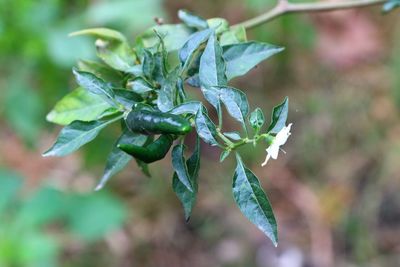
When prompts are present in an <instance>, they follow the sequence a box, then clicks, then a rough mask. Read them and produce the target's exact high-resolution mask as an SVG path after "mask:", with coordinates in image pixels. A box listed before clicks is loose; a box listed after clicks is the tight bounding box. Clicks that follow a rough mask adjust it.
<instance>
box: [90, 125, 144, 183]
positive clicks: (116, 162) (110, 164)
mask: <svg viewBox="0 0 400 267" xmlns="http://www.w3.org/2000/svg"><path fill="white" fill-rule="evenodd" d="M147 139H148V136H146V135H143V134H138V133H132V132H130V131H125V132H124V133H123V134H122V135H121V136H120V137H119V138H118V140H117V142H115V144H114V147H113V149H112V150H111V153H110V155H108V158H107V163H106V167H105V169H104V173H103V177H102V178H101V180H100V182H99V183H98V184H97V186H96V189H95V190H96V191H98V190H101V189H102V188H103V187H104V185H105V184H106V183H107V182H108V180H109V179H110V178H111V177H112V176H114V175H115V174H116V173H118V172H120V171H121V170H122V169H123V168H125V166H126V165H127V164H128V163H129V161H131V159H132V157H131V156H130V155H128V154H126V153H125V152H124V151H122V150H121V149H119V148H118V144H134V145H137V146H142V145H144V144H145V143H146V141H147Z"/></svg>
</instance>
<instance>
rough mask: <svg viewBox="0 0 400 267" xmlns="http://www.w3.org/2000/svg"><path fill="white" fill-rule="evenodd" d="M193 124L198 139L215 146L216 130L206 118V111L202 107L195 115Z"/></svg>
mask: <svg viewBox="0 0 400 267" xmlns="http://www.w3.org/2000/svg"><path fill="white" fill-rule="evenodd" d="M195 123H196V131H197V134H198V135H199V136H200V138H201V139H203V141H204V142H206V143H207V144H209V145H211V146H217V145H218V141H217V140H216V137H217V129H216V127H215V124H214V123H213V122H212V121H211V119H210V118H209V117H208V115H207V110H206V109H205V108H204V107H203V106H201V108H199V110H198V111H197V113H196V118H195Z"/></svg>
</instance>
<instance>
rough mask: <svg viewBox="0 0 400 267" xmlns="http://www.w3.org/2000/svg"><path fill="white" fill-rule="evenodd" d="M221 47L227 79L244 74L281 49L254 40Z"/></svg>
mask: <svg viewBox="0 0 400 267" xmlns="http://www.w3.org/2000/svg"><path fill="white" fill-rule="evenodd" d="M222 48H223V51H224V52H223V56H224V59H225V62H226V76H227V77H228V80H230V79H232V78H234V77H237V76H241V75H244V74H246V73H247V72H248V71H249V70H251V69H252V68H254V67H255V66H256V65H257V64H258V63H260V62H261V61H263V60H265V59H267V58H269V57H271V56H273V55H275V54H277V53H279V52H281V51H283V48H282V47H279V46H275V45H270V44H267V43H260V42H255V41H251V42H247V43H239V44H232V45H226V46H223V47H222Z"/></svg>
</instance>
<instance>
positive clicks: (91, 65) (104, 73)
mask: <svg viewBox="0 0 400 267" xmlns="http://www.w3.org/2000/svg"><path fill="white" fill-rule="evenodd" d="M78 69H79V70H80V71H85V72H90V73H93V74H94V75H96V76H97V77H99V78H100V79H102V80H104V81H107V82H110V83H112V84H113V85H114V86H116V87H121V86H122V85H123V84H122V80H123V76H122V74H121V72H119V71H117V70H115V69H112V68H111V67H109V66H107V65H105V64H103V63H101V62H96V61H91V60H83V59H81V60H79V61H78Z"/></svg>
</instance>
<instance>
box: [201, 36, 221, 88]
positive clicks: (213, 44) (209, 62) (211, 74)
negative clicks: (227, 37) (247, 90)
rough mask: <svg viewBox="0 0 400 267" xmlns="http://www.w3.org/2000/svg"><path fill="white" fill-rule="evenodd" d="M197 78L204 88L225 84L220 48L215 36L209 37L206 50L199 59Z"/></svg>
mask: <svg viewBox="0 0 400 267" xmlns="http://www.w3.org/2000/svg"><path fill="white" fill-rule="evenodd" d="M199 78H200V83H201V85H202V86H203V87H206V88H207V87H211V86H223V85H226V84H227V79H226V76H225V61H224V59H223V57H222V48H221V46H220V45H219V43H218V40H217V37H216V35H215V34H212V35H211V36H210V37H209V39H208V41H207V45H206V48H205V49H204V52H203V55H202V56H201V58H200V69H199Z"/></svg>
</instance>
